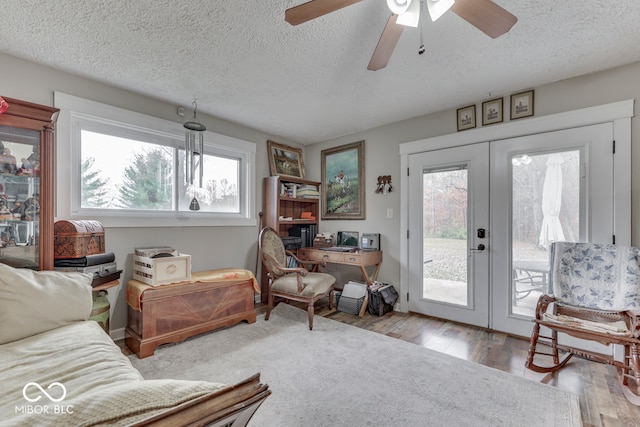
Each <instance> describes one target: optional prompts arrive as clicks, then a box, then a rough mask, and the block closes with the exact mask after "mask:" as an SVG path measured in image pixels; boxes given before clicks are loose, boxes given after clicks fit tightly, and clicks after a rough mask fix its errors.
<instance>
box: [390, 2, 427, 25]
mask: <svg viewBox="0 0 640 427" xmlns="http://www.w3.org/2000/svg"><path fill="white" fill-rule="evenodd" d="M410 3H411V4H410V5H409V7H408V8H407V10H406V11H405V12H404V13H403V14H402V15H400V16H398V20H397V21H396V23H397V24H400V25H405V26H407V27H414V28H417V27H418V23H419V22H420V3H422V1H421V0H414V1H412V2H410Z"/></svg>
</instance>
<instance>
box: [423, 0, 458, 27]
mask: <svg viewBox="0 0 640 427" xmlns="http://www.w3.org/2000/svg"><path fill="white" fill-rule="evenodd" d="M425 1H426V2H427V9H428V10H429V15H431V20H432V21H433V22H435V21H436V20H437V19H438V18H440V17H441V16H442V15H444V13H445V12H446V11H447V10H449V9H451V6H453V4H454V3H455V0H425Z"/></svg>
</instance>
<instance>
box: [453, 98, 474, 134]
mask: <svg viewBox="0 0 640 427" xmlns="http://www.w3.org/2000/svg"><path fill="white" fill-rule="evenodd" d="M457 111H458V131H461V130H466V129H472V128H474V127H476V106H475V104H474V105H469V106H468V107H464V108H458V110H457Z"/></svg>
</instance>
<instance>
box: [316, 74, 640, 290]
mask: <svg viewBox="0 0 640 427" xmlns="http://www.w3.org/2000/svg"><path fill="white" fill-rule="evenodd" d="M638 76H640V63H635V64H631V65H628V66H624V67H619V68H615V69H611V70H607V71H603V72H599V73H595V74H590V75H586V76H582V77H577V78H573V79H569V80H565V81H560V82H556V83H553V84H550V85H546V86H542V87H538V88H534V89H535V117H540V116H544V115H548V114H555V113H559V112H563V111H570V110H576V109H580V108H584V107H591V106H595V105H602V104H607V103H610V102H615V101H622V100H626V99H631V98H633V99H640V85H639V84H638ZM527 89H529V88H522V90H527ZM509 95H510V94H508V93H507V94H493V95H492V96H491V99H493V98H496V97H499V96H504V105H505V114H504V117H505V122H507V121H509V102H510V100H509ZM485 100H486V99H470V100H469V103H473V102H475V103H476V111H477V112H480V111H481V109H480V108H481V106H482V101H485ZM636 104H637V103H636ZM461 107H462V105H461ZM634 108H635V111H637V108H638V107H637V105H636V106H634ZM525 120H527V119H520V121H521V122H522V121H525ZM639 120H640V119H639V118H638V117H634V118H633V119H632V236H631V242H632V244H633V245H640V227H638V224H640V197H639V196H638V194H639V192H640V172H639V167H640V150H638V149H636V147H639V146H640V145H639V144H640V135H639V134H638V132H636V130H637V129H640V128H639V127H638V126H639V123H640V122H639ZM478 122H479V123H481V121H480V120H479V121H478ZM479 125H480V124H479ZM455 133H456V110H455V109H452V110H448V111H442V112H438V113H435V114H430V115H427V116H422V117H417V118H413V119H409V120H405V121H402V122H397V123H393V124H389V125H385V126H381V127H379V128H376V129H371V130H368V131H365V132H360V133H357V134H354V135H348V136H344V137H340V138H336V139H333V140H330V141H325V142H322V143H318V144H314V145H312V146H309V147H307V149H306V151H305V165H306V173H307V177H308V178H309V179H313V180H318V181H319V180H320V179H321V171H320V159H321V151H322V150H324V149H327V148H331V147H335V146H340V145H343V144H348V143H351V142H355V141H360V140H365V164H366V169H365V175H366V177H365V186H366V188H365V191H366V205H367V206H366V215H367V217H366V220H364V221H333V220H332V221H323V222H322V223H321V225H320V230H321V231H334V232H335V231H338V230H353V231H360V232H361V233H362V232H372V233H381V235H382V237H381V241H382V250H383V252H384V255H383V263H382V268H381V270H380V275H379V280H380V281H383V282H389V283H393V284H395V285H398V284H399V283H400V263H399V255H400V242H401V240H403V239H404V238H405V236H406V231H401V230H400V219H399V214H400V212H399V209H400V193H399V190H400V188H399V185H400V174H401V173H406V171H401V170H400V157H399V147H398V146H399V144H401V143H404V142H411V141H416V140H421V139H426V138H431V137H435V136H441V135H447V134H455ZM389 174H391V175H392V180H393V183H394V192H393V193H391V194H390V195H387V196H382V195H378V194H375V193H374V191H375V184H376V178H377V177H378V175H389ZM388 208H392V209H393V210H394V218H393V219H387V218H386V212H387V209H388ZM338 273H339V279H338V281H339V282H340V281H343V282H344V281H346V280H349V279H354V280H357V279H358V278H359V273H358V272H357V270H354V269H349V268H340V269H339V271H338Z"/></svg>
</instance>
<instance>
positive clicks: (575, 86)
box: [0, 54, 640, 330]
mask: <svg viewBox="0 0 640 427" xmlns="http://www.w3.org/2000/svg"><path fill="white" fill-rule="evenodd" d="M0 64H2V79H0V95H3V96H8V97H13V98H19V99H24V100H27V101H30V102H36V103H40V104H45V105H53V92H54V91H61V92H65V93H68V94H71V95H76V96H80V97H84V98H87V99H92V100H95V101H99V102H103V103H106V104H110V105H114V106H117V107H122V108H126V109H129V110H133V111H137V112H141V113H145V114H149V115H152V116H156V117H160V118H164V119H167V120H173V121H176V122H181V121H182V119H183V118H181V117H179V116H177V114H176V106H175V105H171V104H168V103H167V102H164V101H159V100H156V99H152V98H149V97H145V96H141V95H137V94H133V93H131V92H128V91H125V90H121V89H117V88H114V87H111V86H108V85H104V84H101V83H96V82H94V81H92V80H89V79H85V78H81V77H76V76H73V75H70V74H67V73H64V72H61V71H56V70H54V69H51V68H48V67H43V66H39V65H36V64H33V63H31V62H28V61H24V60H21V59H18V58H15V57H12V56H8V55H3V54H0ZM637 76H640V63H635V64H632V65H628V66H624V67H620V68H616V69H612V70H608V71H604V72H600V73H597V74H592V75H587V76H582V77H578V78H574V79H570V80H566V81H562V82H557V83H553V84H550V85H547V86H543V87H539V88H534V89H535V91H536V92H535V115H536V116H542V115H547V114H553V113H558V112H562V111H568V110H574V109H578V108H583V107H589V106H594V105H600V104H606V103H609V102H614V101H620V100H624V99H630V98H634V99H640V85H639V84H638V83H637ZM522 89H523V90H525V89H528V88H522ZM503 95H504V96H505V120H508V108H506V107H507V104H508V102H509V99H508V96H509V94H503ZM496 96H500V95H499V94H498V95H494V96H492V97H491V98H495V97H496ZM474 101H475V102H476V103H477V108H478V111H480V106H481V103H482V101H484V100H483V99H478V100H473V99H470V100H469V102H474ZM455 117H456V111H455V109H452V110H448V111H442V112H439V113H435V114H430V115H427V116H422V117H418V118H414V119H409V120H405V121H402V122H398V123H394V124H390V125H386V126H382V127H379V128H376V129H372V130H369V131H365V132H360V133H358V134H355V135H349V136H345V137H341V138H336V139H333V140H331V141H326V142H322V143H318V144H314V145H311V146H307V147H304V157H305V168H306V175H307V177H308V179H311V180H318V181H320V156H321V154H320V152H321V150H323V149H325V148H329V147H335V146H339V145H342V144H347V143H351V142H355V141H359V140H363V139H364V140H365V141H366V145H365V174H366V176H365V191H366V204H367V206H366V215H367V218H366V220H363V221H323V222H322V223H321V225H320V229H321V230H322V231H338V230H349V231H352V230H353V231H360V232H361V233H365V232H375V233H381V235H382V239H381V240H382V250H383V251H384V258H383V263H382V268H381V271H380V275H379V279H380V280H381V281H385V282H390V283H393V284H398V283H399V282H400V260H399V256H400V249H399V248H400V242H401V239H402V238H403V236H404V233H402V232H401V231H400V220H399V214H400V212H399V209H400V193H399V191H400V188H399V185H400V174H401V171H400V157H399V149H398V145H399V144H400V143H403V142H410V141H415V140H419V139H425V138H429V137H434V136H440V135H445V134H449V133H455V132H456V120H455ZM200 119H201V120H202V121H203V122H206V124H207V127H208V128H210V129H211V130H213V131H215V132H217V133H221V134H225V135H229V136H232V137H235V138H240V139H244V140H247V141H252V142H255V143H256V144H257V145H258V147H257V149H258V152H257V154H256V159H257V171H256V190H257V191H256V209H257V210H258V211H259V210H260V209H261V206H262V178H263V177H265V176H267V175H268V174H269V168H268V162H267V161H266V159H267V156H266V140H267V139H274V140H276V141H278V142H282V143H285V144H290V145H296V144H295V142H292V141H286V140H283V139H281V138H279V137H277V136H273V135H268V134H265V133H263V132H260V131H257V130H254V129H250V128H247V127H244V126H240V125H237V124H234V123H230V122H227V121H224V120H220V119H215V118H213V117H210V116H206V115H202V116H201V117H200ZM521 120H526V119H521ZM638 120H639V119H638V118H634V119H633V120H632V168H633V171H634V172H633V176H632V187H633V195H632V197H633V200H632V222H633V224H637V223H639V221H638V220H639V219H640V206H639V204H640V197H638V192H640V173H638V172H637V170H638V167H639V166H640V150H635V149H634V148H635V147H636V146H638V144H639V143H640V136H639V135H638V134H637V132H635V130H636V129H638V123H639V122H638ZM263 159H264V160H263ZM405 173H406V171H405ZM378 175H391V176H392V179H393V181H392V182H393V185H394V191H393V192H392V193H390V194H389V195H387V196H382V195H378V194H375V193H374V191H375V184H376V181H377V177H378ZM389 208H391V209H393V213H394V217H393V218H392V219H388V218H387V217H386V216H387V209H389ZM257 235H258V226H255V227H211V228H208V227H171V228H161V229H160V228H158V229H149V228H146V229H129V228H126V229H119V228H110V229H107V230H106V246H107V251H110V252H114V253H115V254H116V259H117V262H118V264H119V265H120V266H121V267H124V269H125V271H124V274H123V282H124V283H126V281H127V280H128V279H130V278H131V252H132V250H133V248H134V247H137V246H151V245H171V246H173V247H175V248H176V249H178V250H180V251H181V252H184V253H189V254H191V255H192V256H193V258H192V264H193V270H194V271H198V270H205V269H210V268H221V267H230V266H234V267H240V268H247V269H249V270H252V271H254V270H255V264H256V256H257ZM231 242H233V243H231ZM632 243H633V244H634V245H640V227H636V226H632ZM230 247H233V250H229V249H230ZM337 275H338V276H339V279H338V280H339V282H340V281H344V280H348V279H358V278H359V273H357V270H355V269H352V268H349V267H341V268H339V269H338V271H337ZM111 294H112V295H111V297H110V300H111V301H112V320H111V322H112V330H116V329H119V328H123V327H124V326H125V324H126V301H125V290H124V286H119V287H118V288H115V289H114V290H113V291H112V292H111Z"/></svg>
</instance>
